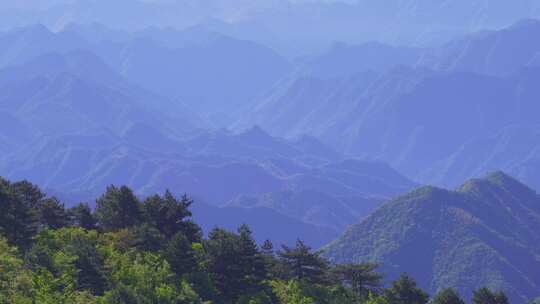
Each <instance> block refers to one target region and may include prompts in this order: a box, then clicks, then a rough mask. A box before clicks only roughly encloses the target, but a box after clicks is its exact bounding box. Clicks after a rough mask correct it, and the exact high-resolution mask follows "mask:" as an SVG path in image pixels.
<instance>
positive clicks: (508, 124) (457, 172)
mask: <svg viewBox="0 0 540 304" xmlns="http://www.w3.org/2000/svg"><path fill="white" fill-rule="evenodd" d="M538 30H540V23H539V22H538V21H531V20H529V21H523V22H520V23H518V24H516V25H514V26H512V27H510V28H508V29H504V30H500V31H492V32H485V33H478V34H475V35H471V36H468V37H467V38H464V39H460V40H456V41H455V42H452V43H450V44H447V45H445V46H443V47H441V48H435V49H433V48H432V49H414V48H413V49H411V48H393V47H388V46H384V45H376V44H375V45H373V44H371V45H360V46H356V47H349V49H351V50H354V51H347V52H346V53H348V54H349V55H348V57H345V58H347V59H345V60H342V57H341V56H339V55H338V54H340V53H343V52H344V51H336V50H332V51H330V52H329V53H327V54H325V55H323V56H321V57H320V58H317V57H314V58H311V59H310V60H306V61H304V63H303V65H302V64H301V66H302V67H303V68H302V69H301V70H303V71H304V72H303V73H299V74H298V75H297V77H290V78H288V79H285V80H283V81H282V82H281V83H280V84H279V85H277V86H275V88H274V89H273V90H270V91H269V92H267V94H265V95H264V97H262V98H261V100H260V101H259V102H258V103H257V104H255V105H254V106H253V107H252V108H251V109H250V110H249V111H248V112H246V114H245V115H244V116H243V118H241V119H240V120H239V121H238V122H237V123H235V125H234V126H235V128H238V129H242V128H245V127H246V126H250V125H253V124H257V125H260V126H261V127H262V128H264V129H266V130H268V131H269V132H270V133H271V134H273V135H276V136H282V137H295V136H299V135H300V134H309V135H312V136H315V137H317V138H319V139H320V140H322V141H323V142H325V143H327V144H329V145H331V146H333V147H334V148H335V149H336V150H338V151H340V152H342V153H344V154H345V155H352V156H361V157H370V158H374V159H378V160H381V161H385V162H388V163H390V164H391V165H392V166H393V167H395V168H396V169H398V170H399V171H401V172H403V173H404V174H406V175H407V176H410V177H411V178H413V179H416V180H417V181H420V182H423V183H433V184H438V185H450V186H455V185H456V183H457V182H459V181H460V180H464V179H467V178H470V177H474V176H478V174H483V173H485V172H487V171H492V170H497V169H503V170H505V171H507V172H509V173H511V174H515V175H516V176H517V177H519V178H521V179H522V180H523V181H524V182H526V183H527V184H530V185H531V186H533V187H535V188H536V187H538V183H537V180H538V176H535V175H534V172H537V170H536V169H535V168H537V165H536V164H537V163H538V161H537V160H538V159H539V158H538V152H537V149H536V145H534V144H526V142H527V141H528V140H529V138H531V139H534V134H535V132H536V130H537V128H538V125H539V123H540V121H539V120H538V119H537V115H535V113H538V109H537V106H536V105H537V103H536V100H537V99H538V98H539V94H540V92H539V91H538V90H537V87H538V86H537V85H536V79H538V77H539V76H540V74H539V71H540V70H539V69H538V66H537V65H536V63H535V62H536V61H535V58H536V56H537V55H538V54H539V52H540V47H539V46H538V45H536V42H534V41H530V39H528V38H527V35H525V34H524V33H534V32H536V31H538ZM521 46H523V47H521ZM513 48H519V49H520V50H521V51H520V52H521V53H520V54H521V55H522V56H519V57H520V60H514V59H513V58H514V57H515V56H516V55H515V52H513V51H512V50H513ZM370 50H372V51H370ZM373 50H374V51H373ZM458 50H459V51H458ZM389 52H390V53H393V52H396V53H399V54H402V55H403V57H396V56H392V58H394V59H395V61H391V60H390V61H384V58H386V57H387V55H386V54H388V53H389ZM354 54H358V57H354ZM366 54H370V55H369V56H367V55H366ZM377 54H381V57H377ZM366 56H367V57H366ZM370 56H371V57H370ZM364 57H365V58H370V60H368V61H366V62H367V63H366V64H363V63H362V62H364V61H363V60H362V59H363V58H364ZM373 58H375V59H373ZM377 58H378V59H377ZM434 58H438V59H434ZM355 60H356V61H357V62H360V63H359V64H350V65H349V69H336V71H342V72H341V73H334V72H332V70H331V69H330V68H329V67H334V66H335V67H339V66H343V65H344V61H347V62H355ZM450 60H453V61H454V63H452V64H451V63H450ZM472 63H485V64H482V65H480V64H472ZM488 67H489V68H488ZM309 71H311V72H312V73H311V74H310V72H309ZM318 71H324V72H318ZM321 74H326V75H333V76H334V77H320V75H321ZM306 109H308V110H306ZM512 130H522V132H516V131H512ZM524 130H527V131H524ZM525 137H528V138H525ZM488 142H489V143H490V144H489V145H484V144H483V143H488ZM511 143H519V144H518V145H517V146H516V145H513V144H511ZM533 143H534V142H533ZM514 150H517V151H519V154H514V152H513V151H514ZM525 167H526V168H527V172H525V170H524V169H523V168H525ZM536 189H539V188H536Z"/></svg>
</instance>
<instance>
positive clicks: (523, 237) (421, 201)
mask: <svg viewBox="0 0 540 304" xmlns="http://www.w3.org/2000/svg"><path fill="white" fill-rule="evenodd" d="M539 230H540V197H539V196H538V195H537V194H536V193H535V192H534V191H532V190H531V189H529V188H527V187H526V186H525V185H523V184H521V183H520V182H518V181H517V180H515V179H513V178H511V177H509V176H508V175H505V174H504V173H501V172H496V173H493V174H490V175H489V176H487V177H486V178H484V179H475V180H470V181H468V182H466V183H465V184H464V185H463V186H461V187H460V188H459V189H458V190H456V191H447V190H443V189H438V188H433V187H424V188H421V189H418V190H415V191H413V192H411V193H409V194H406V195H403V196H400V197H398V198H396V199H394V200H391V201H389V202H388V203H386V204H385V205H384V206H383V207H382V208H380V209H379V210H378V211H376V212H375V213H373V214H372V215H371V216H369V217H368V218H366V219H365V220H363V221H362V222H360V223H358V224H356V225H354V226H352V227H351V228H350V229H349V230H348V231H347V232H346V233H345V234H343V235H342V236H341V237H339V238H338V239H337V240H335V241H334V242H332V243H331V244H330V245H328V246H327V247H326V248H325V255H326V256H327V257H329V258H331V259H332V260H333V261H334V262H361V261H369V260H372V261H378V262H380V263H381V265H382V270H383V272H385V273H388V274H389V275H390V277H396V276H397V275H399V273H401V272H408V273H410V274H411V275H413V276H414V277H416V278H418V280H419V284H420V285H421V286H422V287H424V288H426V289H427V290H429V291H430V292H431V293H432V294H433V293H435V292H436V291H437V290H438V289H440V288H444V287H455V288H457V289H458V290H459V291H461V292H462V293H463V294H464V295H465V296H467V297H470V296H471V293H472V290H471V286H483V285H486V286H490V287H492V288H496V289H499V288H500V289H503V290H505V291H506V292H507V293H508V294H509V296H510V297H511V300H512V301H513V302H515V303H524V302H526V300H530V299H531V298H532V297H534V296H536V295H537V292H538V288H539V286H540V259H539V258H538V256H539V253H540V245H539V244H540V236H539V235H538V234H537V231H539Z"/></svg>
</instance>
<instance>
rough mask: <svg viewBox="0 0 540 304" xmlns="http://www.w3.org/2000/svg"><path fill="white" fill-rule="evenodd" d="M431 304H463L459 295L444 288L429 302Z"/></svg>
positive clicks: (452, 290)
mask: <svg viewBox="0 0 540 304" xmlns="http://www.w3.org/2000/svg"><path fill="white" fill-rule="evenodd" d="M431 303H432V304H465V302H464V301H463V300H462V299H461V297H460V296H459V294H458V293H457V292H456V291H455V290H454V289H452V288H445V289H443V290H441V291H440V292H439V293H437V295H436V296H435V297H434V298H433V299H432V300H431Z"/></svg>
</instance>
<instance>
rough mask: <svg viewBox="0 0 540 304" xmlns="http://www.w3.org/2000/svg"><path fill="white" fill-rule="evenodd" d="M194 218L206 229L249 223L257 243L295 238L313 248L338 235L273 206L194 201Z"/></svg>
mask: <svg viewBox="0 0 540 304" xmlns="http://www.w3.org/2000/svg"><path fill="white" fill-rule="evenodd" d="M193 217H194V219H195V220H196V221H197V222H198V223H199V224H200V225H201V227H202V228H203V230H204V231H205V232H208V231H210V230H211V229H213V228H215V227H221V228H225V229H230V230H235V229H237V228H238V227H239V226H240V225H242V224H247V225H249V227H250V228H252V229H253V230H254V231H255V229H257V230H256V231H255V232H254V237H255V239H256V240H257V242H259V243H261V244H262V243H263V242H264V241H265V240H267V239H269V240H271V241H272V242H273V243H274V244H276V245H278V244H284V245H289V246H293V245H294V244H295V243H296V241H297V240H298V239H301V240H304V241H305V242H306V243H307V244H310V246H313V247H314V248H320V247H322V246H323V245H325V244H327V243H328V242H330V241H331V240H332V239H334V238H335V237H336V236H337V235H338V234H337V233H336V231H335V230H333V229H330V228H327V227H324V226H321V225H313V224H308V223H306V222H303V221H301V220H298V219H294V218H293V217H290V216H288V215H284V214H282V213H280V212H278V211H276V210H274V209H273V208H266V207H255V208H241V207H215V206H210V205H207V204H201V203H197V202H196V203H195V204H194V205H193Z"/></svg>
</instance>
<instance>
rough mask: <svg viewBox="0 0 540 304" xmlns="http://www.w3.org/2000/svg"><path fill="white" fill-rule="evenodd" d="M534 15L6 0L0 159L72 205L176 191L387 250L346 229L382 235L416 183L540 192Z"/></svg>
mask: <svg viewBox="0 0 540 304" xmlns="http://www.w3.org/2000/svg"><path fill="white" fill-rule="evenodd" d="M120 12H121V13H120ZM535 18H540V2H538V1H533V0H515V1H511V2H510V1H487V0H483V1H481V0H475V1H471V0H468V1H465V0H459V1H452V2H449V1H433V0H432V1H423V0H407V1H397V0H384V1H381V0H377V1H376V0H356V1H354V0H351V1H317V0H312V1H310V0H297V1H292V0H291V1H287V0H264V1H263V0H261V1H252V0H249V1H248V0H242V1H234V4H233V3H231V1H226V0H205V1H200V0H182V1H180V0H167V1H166V0H154V1H150V0H148V1H136V0H121V1H120V0H119V1H98V0H79V1H76V0H57V1H39V0H32V1H24V2H12V1H3V2H1V3H0V28H2V29H3V31H2V32H1V33H0V92H1V93H0V176H4V177H6V178H9V179H11V180H21V179H28V180H30V181H32V182H35V183H37V184H38V185H40V186H41V187H43V188H45V189H47V191H48V192H49V193H51V194H54V195H57V196H58V197H60V198H62V199H63V200H64V201H66V202H68V203H69V204H74V203H77V202H79V201H88V202H90V203H93V200H95V198H96V196H97V195H99V194H100V193H102V192H103V190H104V189H105V187H106V186H107V185H110V184H127V185H129V186H130V187H132V188H133V189H134V190H135V191H136V193H137V194H139V195H148V194H152V193H154V192H163V191H165V189H171V190H172V191H173V192H174V193H176V194H182V193H187V194H188V195H190V196H191V197H193V198H194V200H195V202H196V203H195V204H194V207H193V208H194V214H195V219H196V220H197V222H199V223H201V224H202V226H203V228H204V230H205V231H206V232H207V231H208V230H210V229H211V228H213V227H215V226H224V227H226V228H229V229H235V228H236V227H237V226H238V225H240V224H242V223H247V224H249V225H250V226H251V227H252V228H253V230H254V232H255V237H256V238H257V240H258V241H264V240H265V239H267V238H270V239H272V240H273V241H274V242H275V243H285V244H293V243H294V242H295V241H296V239H297V238H301V239H304V240H305V241H306V242H307V243H308V244H310V245H311V246H314V247H317V248H320V247H323V246H324V245H326V244H328V243H330V242H331V241H332V240H335V241H334V242H332V243H331V244H332V245H331V246H330V247H324V248H327V250H328V248H330V249H331V250H333V251H332V252H330V253H327V255H328V256H330V257H333V258H335V260H342V261H351V260H355V259H359V258H360V257H366V256H372V253H373V251H377V250H379V249H380V248H378V247H377V246H376V244H375V245H374V244H373V243H372V242H371V241H373V240H371V239H367V240H363V239H362V240H361V241H362V242H363V243H362V244H363V245H366V246H367V247H366V248H368V249H366V250H369V249H370V248H371V249H372V251H371V252H366V251H365V250H364V251H358V250H356V251H355V249H356V248H342V247H337V246H338V245H340V244H342V243H347V241H348V240H358V238H357V236H358V235H361V234H362V233H366V232H370V233H373V234H374V235H375V234H376V233H381V235H383V234H384V233H383V232H381V231H385V229H386V228H388V227H387V226H385V227H382V228H381V229H380V230H378V231H370V230H369V227H368V226H369V225H368V224H369V223H370V222H374V221H376V220H378V216H382V215H385V214H387V213H388V214H392V212H394V213H395V212H398V211H399V210H398V209H392V208H391V207H392V206H393V205H396V206H398V207H400V208H405V209H406V210H409V209H407V208H409V207H410V205H409V203H407V202H408V201H409V200H404V199H400V198H403V196H401V195H402V194H403V193H407V192H409V191H411V190H413V189H415V188H417V187H419V186H420V185H423V184H430V185H435V186H440V187H447V188H454V187H458V186H459V185H462V184H463V183H464V182H465V181H466V180H468V179H470V178H473V177H480V176H484V175H485V174H486V173H487V172H491V171H495V170H503V171H504V172H506V173H507V174H510V175H511V176H513V177H515V178H517V179H519V180H520V181H522V182H523V183H524V184H526V185H527V186H529V187H531V188H532V189H534V190H536V191H538V190H540V115H539V114H540V103H539V101H540V86H539V85H538V83H539V82H538V80H539V79H540V40H538V39H536V37H540V21H538V20H536V19H535ZM501 174H502V173H501ZM497 176H498V177H499V178H501V177H500V176H499V175H496V177H497ZM503 177H504V179H505V180H507V179H506V175H504V176H503ZM508 179H510V177H508ZM488 180H489V178H488ZM511 184H512V185H515V183H514V182H511ZM466 185H469V184H467V183H466ZM462 188H463V187H461V188H459V189H461V190H463V189H462ZM516 188H519V190H520V191H521V192H524V193H525V192H526V194H527V195H526V197H527V198H531V197H534V199H532V198H531V199H530V200H536V196H535V194H532V193H533V192H534V191H533V190H530V191H529V190H523V189H522V187H521V186H520V187H517V186H516ZM434 189H435V190H434ZM482 189H483V188H482ZM428 190H429V191H427V190H426V191H427V194H426V193H423V192H420V194H422V195H421V197H420V198H419V199H418V200H416V196H414V194H418V193H419V192H413V194H411V195H412V196H413V198H414V200H413V201H414V202H415V203H416V202H417V201H434V200H437V199H438V197H437V196H436V195H431V194H433V193H432V192H436V193H439V192H438V191H439V190H436V188H428ZM461 190H459V191H457V192H459V195H461V192H463V191H461ZM441 191H442V190H441ZM441 193H442V192H441ZM428 194H429V195H428ZM443 194H444V195H442V194H441V195H442V196H441V197H445V195H447V196H455V195H457V194H456V193H452V192H444V193H443ZM426 196H427V197H428V198H426ZM510 196H511V195H506V194H505V195H504V196H501V197H503V198H504V199H506V198H508V197H510ZM395 197H398V199H397V200H393V201H392V200H391V201H390V203H388V200H389V199H392V198H395ZM432 197H435V198H432ZM405 198H407V196H405ZM478 200H479V201H482V203H485V204H487V205H489V202H486V201H484V198H482V199H478ZM486 200H488V201H489V198H486ZM401 201H405V202H404V203H401ZM396 202H398V203H396ZM505 202H506V201H505ZM510 203H512V202H508V204H510ZM527 203H529V202H527ZM456 204H457V205H459V204H461V202H458V203H456ZM383 205H384V207H383V208H382V209H379V207H381V206H383ZM503 205H504V204H503ZM422 206H424V205H422ZM490 206H491V205H490ZM520 206H521V205H520ZM453 207H455V206H449V207H448V208H449V209H451V208H453ZM492 207H493V206H492ZM499 207H500V206H499ZM503 207H505V208H506V207H509V206H506V205H505V206H503ZM510 207H511V206H510ZM410 208H412V209H410V210H413V211H415V210H417V209H414V208H416V206H413V207H410ZM445 208H446V207H445ZM405 209H404V210H405ZM375 210H378V211H377V212H376V213H373V212H374V211H375ZM381 210H383V211H381ZM386 210H390V211H386ZM396 210H398V211H396ZM452 210H453V209H452ZM421 211H422V212H424V210H423V209H422V210H421ZM425 212H427V213H429V212H432V210H431V209H429V208H427V209H426V211H425ZM475 212H476V210H475ZM412 213H413V214H416V213H414V212H412ZM473 213H474V212H473ZM476 215H477V216H478V217H480V218H484V217H486V216H487V215H486V214H476V213H475V216H476ZM487 217H489V216H487ZM406 220H408V219H406ZM412 220H418V219H416V218H414V219H412ZM514 220H515V221H514ZM396 222H397V223H398V224H399V221H396ZM509 222H512V223H513V222H517V223H519V222H520V220H519V219H517V220H516V219H513V220H512V221H510V220H509ZM377 223H380V222H377ZM394 224H395V223H394ZM351 225H353V226H351ZM385 225H386V223H385ZM534 225H537V222H534ZM349 227H352V228H349ZM366 227H367V228H366ZM535 227H536V226H535ZM390 228H392V227H390ZM390 228H388V229H390ZM344 232H346V233H345V234H343V233H344ZM355 233H356V234H355ZM460 233H461V231H460ZM505 233H507V231H503V232H501V234H503V235H504V234H505ZM340 235H341V236H340ZM338 236H339V237H338ZM475 237H476V236H475ZM336 238H337V239H336ZM399 241H400V240H397V241H396V243H399ZM434 242H435V243H437V242H436V241H434ZM512 246H513V245H512ZM531 250H532V251H535V250H537V248H533V249H531ZM351 252H352V253H351ZM535 252H536V251H535ZM348 253H350V255H349V256H344V254H348ZM536 253H538V252H536ZM392 254H393V253H392ZM383 259H386V260H389V261H390V262H391V263H393V264H392V265H394V264H395V265H401V264H400V260H398V261H397V262H396V261H395V260H392V259H391V258H388V256H386V255H385V256H383ZM355 261H356V260H355ZM426 267H427V266H426ZM501 273H502V274H501V276H503V277H504V275H505V272H504V271H503V270H501ZM418 276H419V277H420V278H422V280H423V281H421V283H422V284H425V285H426V286H427V287H428V288H431V287H433V289H432V290H436V288H437V287H440V284H439V281H437V280H438V279H439V278H434V279H432V280H433V281H430V280H431V278H429V277H428V276H423V274H419V275H418ZM478 280H479V282H488V283H489V282H490V281H482V280H484V278H483V277H481V278H478ZM533 281H534V280H533ZM433 282H435V283H433ZM460 282H461V281H460ZM535 282H536V281H535ZM429 284H431V285H429ZM438 284H439V285H438ZM539 284H540V283H539ZM507 285H508V286H510V287H512V288H514V285H512V284H507ZM505 286H506V285H505ZM516 288H517V287H516ZM533 288H534V286H532V287H531V286H527V287H526V288H525V287H524V289H519V290H517V289H516V290H514V289H513V290H514V291H513V292H514V293H513V294H512V297H514V298H515V299H520V300H523V299H524V298H526V297H529V296H531V294H530V293H531V291H530V290H532V289H533ZM466 291H467V292H469V290H466Z"/></svg>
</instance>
